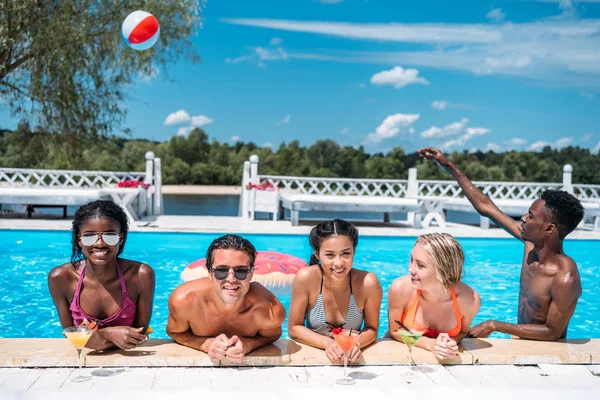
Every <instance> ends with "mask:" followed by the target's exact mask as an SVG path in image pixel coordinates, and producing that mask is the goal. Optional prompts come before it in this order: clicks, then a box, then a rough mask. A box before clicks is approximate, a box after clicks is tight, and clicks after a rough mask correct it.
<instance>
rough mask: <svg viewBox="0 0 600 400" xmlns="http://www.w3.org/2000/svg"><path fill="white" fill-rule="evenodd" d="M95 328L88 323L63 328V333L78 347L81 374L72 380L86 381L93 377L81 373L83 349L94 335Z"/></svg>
mask: <svg viewBox="0 0 600 400" xmlns="http://www.w3.org/2000/svg"><path fill="white" fill-rule="evenodd" d="M93 333H94V331H93V330H91V329H89V327H88V326H87V325H83V326H70V327H68V328H65V329H64V330H63V335H65V336H66V337H67V339H69V342H71V344H72V345H73V346H75V348H76V349H77V359H78V363H79V374H78V375H77V376H75V377H73V378H72V379H71V382H85V381H87V380H88V379H91V378H92V377H91V376H83V375H81V350H83V348H84V347H85V345H86V344H87V342H88V340H90V338H91V337H92V334H93Z"/></svg>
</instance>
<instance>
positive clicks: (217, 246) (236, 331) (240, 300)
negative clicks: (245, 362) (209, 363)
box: [167, 235, 285, 363]
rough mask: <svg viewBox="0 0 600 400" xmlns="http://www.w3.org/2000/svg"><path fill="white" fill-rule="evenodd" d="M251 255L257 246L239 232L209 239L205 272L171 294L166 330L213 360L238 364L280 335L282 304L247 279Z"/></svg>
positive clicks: (250, 273)
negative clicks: (206, 275) (202, 276)
mask: <svg viewBox="0 0 600 400" xmlns="http://www.w3.org/2000/svg"><path fill="white" fill-rule="evenodd" d="M255 259H256V249H255V248H254V246H253V245H252V243H250V242H249V241H248V240H246V239H244V238H242V237H240V236H237V235H225V236H222V237H220V238H218V239H216V240H215V241H213V242H212V243H211V245H210V246H209V247H208V252H207V254H206V267H207V269H208V271H209V276H208V277H206V278H201V279H196V280H193V281H190V282H187V283H184V284H183V285H181V286H179V287H178V288H177V289H175V290H174V291H173V293H171V296H170V297H169V322H168V324H167V334H168V335H169V336H171V337H172V338H173V339H174V340H175V341H176V342H178V343H180V344H182V345H184V346H188V347H192V348H194V349H198V350H201V351H203V352H205V353H208V356H209V357H210V358H211V359H212V360H223V359H225V358H227V359H229V360H231V361H233V362H236V363H241V362H242V359H243V358H244V356H245V355H246V354H247V353H249V352H251V351H252V350H254V349H257V348H259V347H262V346H264V345H267V344H269V343H273V342H274V341H276V340H277V339H279V337H280V336H281V324H282V323H283V320H284V319H285V308H284V307H283V306H282V305H281V303H280V302H279V300H277V298H276V297H275V296H274V295H273V293H271V292H269V291H268V290H267V289H266V288H265V287H264V286H262V285H261V284H260V283H258V282H252V283H251V282H250V280H251V279H252V270H253V268H254V260H255Z"/></svg>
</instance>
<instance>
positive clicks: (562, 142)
mask: <svg viewBox="0 0 600 400" xmlns="http://www.w3.org/2000/svg"><path fill="white" fill-rule="evenodd" d="M572 142H573V138H572V137H570V136H569V137H563V138H560V139H558V140H557V141H555V142H553V143H551V142H547V141H545V140H538V141H537V142H535V143H532V144H531V145H530V146H529V147H527V150H528V151H539V150H541V149H543V148H544V147H546V146H550V147H553V148H555V149H560V148H563V147H565V146H568V145H569V144H571V143H572Z"/></svg>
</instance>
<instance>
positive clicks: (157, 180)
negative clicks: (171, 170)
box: [154, 157, 163, 215]
mask: <svg viewBox="0 0 600 400" xmlns="http://www.w3.org/2000/svg"><path fill="white" fill-rule="evenodd" d="M162 202H163V197H162V173H161V166H160V158H158V157H156V158H155V159H154V215H162V214H163V209H162Z"/></svg>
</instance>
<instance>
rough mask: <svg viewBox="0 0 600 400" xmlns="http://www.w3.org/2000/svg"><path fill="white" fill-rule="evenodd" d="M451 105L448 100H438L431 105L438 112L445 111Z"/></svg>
mask: <svg viewBox="0 0 600 400" xmlns="http://www.w3.org/2000/svg"><path fill="white" fill-rule="evenodd" d="M449 105H450V103H448V102H447V101H446V100H436V101H434V102H433V103H431V107H433V108H435V109H436V110H445V109H447V108H448V106H449Z"/></svg>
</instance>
